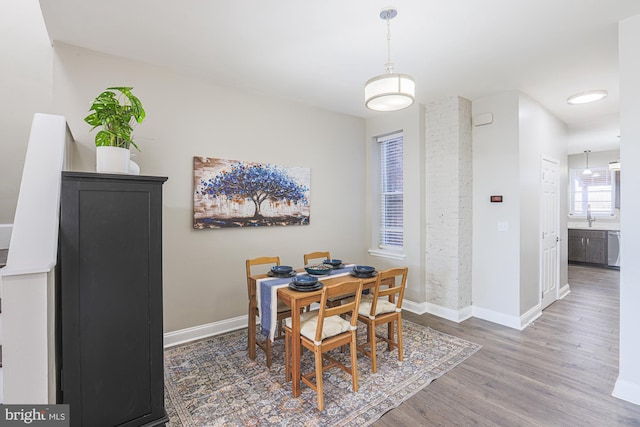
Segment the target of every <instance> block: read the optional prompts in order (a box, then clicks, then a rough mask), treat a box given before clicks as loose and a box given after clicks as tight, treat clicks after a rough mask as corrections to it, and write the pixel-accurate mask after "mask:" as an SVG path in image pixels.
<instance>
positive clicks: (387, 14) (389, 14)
mask: <svg viewBox="0 0 640 427" xmlns="http://www.w3.org/2000/svg"><path fill="white" fill-rule="evenodd" d="M397 14H398V11H397V10H395V9H384V10H382V11H381V12H380V18H382V19H385V20H386V21H387V63H386V64H385V67H386V69H387V74H391V73H393V62H391V20H392V19H393V18H395V17H396V15H397Z"/></svg>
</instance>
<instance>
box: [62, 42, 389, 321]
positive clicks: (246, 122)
mask: <svg viewBox="0 0 640 427" xmlns="http://www.w3.org/2000/svg"><path fill="white" fill-rule="evenodd" d="M54 48H55V49H54V50H55V61H54V93H55V100H56V106H57V108H58V109H59V110H60V111H63V112H64V114H65V115H66V116H67V119H68V122H69V126H70V128H71V131H72V132H73V134H74V136H75V138H76V141H77V144H76V145H77V146H78V152H77V153H76V156H75V157H76V158H77V159H78V162H77V165H78V167H79V168H80V169H84V170H89V171H91V170H94V167H95V166H94V165H95V160H94V143H93V138H94V134H93V133H92V134H89V129H90V127H89V126H88V125H87V124H86V123H84V122H83V118H84V117H85V116H86V114H87V110H88V108H89V105H90V104H91V101H92V100H93V98H94V97H95V96H96V95H97V94H98V93H100V92H101V91H102V90H104V89H105V88H106V87H108V86H113V85H129V86H133V87H134V93H135V94H136V95H137V96H139V98H140V99H141V100H142V102H143V104H144V106H145V109H146V110H147V119H146V120H145V122H144V123H142V124H141V125H138V127H137V129H136V130H135V132H134V135H135V136H136V137H137V139H136V140H137V142H138V143H139V145H140V147H141V149H142V152H141V153H139V154H138V155H137V157H136V161H137V162H138V163H139V165H140V167H141V169H142V173H143V174H146V175H160V176H167V177H168V178H169V179H168V181H167V183H166V184H165V186H164V308H165V309H164V314H165V317H164V322H165V331H175V330H179V329H185V328H189V327H194V326H199V325H205V324H209V323H212V322H216V321H222V320H225V319H230V318H234V317H238V316H246V314H247V287H246V279H245V271H244V260H245V259H247V258H254V257H257V256H263V255H279V256H280V257H281V260H282V262H283V263H284V264H288V265H293V266H301V265H302V263H303V259H302V254H303V253H305V252H311V251H314V250H330V251H331V254H332V256H334V257H336V258H341V259H344V260H348V261H353V262H360V263H362V262H365V261H366V260H367V259H366V256H365V253H366V251H365V247H364V241H365V225H364V221H363V220H364V218H365V192H364V189H365V163H366V155H365V154H366V150H365V145H366V144H365V142H364V141H365V127H364V120H362V119H359V118H356V117H352V116H346V115H341V114H337V113H332V112H327V111H323V110H319V109H314V108H310V107H304V106H301V105H297V104H293V103H289V102H286V101H280V100H275V99H270V98H265V97H259V96H254V95H250V94H247V93H243V92H240V91H237V90H231V89H225V88H223V87H220V86H218V85H216V84H215V82H212V81H207V80H203V79H201V78H197V77H194V76H188V75H183V74H178V73H175V72H173V71H171V70H167V69H163V68H159V67H154V66H151V65H147V64H143V63H139V62H133V61H128V60H123V59H119V58H116V57H113V56H109V55H104V54H98V53H95V52H92V51H88V50H85V49H80V48H77V47H72V46H68V45H64V44H56V45H55V46H54ZM193 156H205V157H218V158H224V159H232V160H245V161H259V162H266V163H273V164H277V165H286V166H303V167H309V168H311V220H310V222H311V224H310V225H309V226H289V227H260V228H257V229H256V228H252V229H248V228H245V229H235V228H234V229H217V230H193V228H192V208H193V204H192V199H193V195H192V194H193V193H192V191H193ZM376 265H378V264H376Z"/></svg>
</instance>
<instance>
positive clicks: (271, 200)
mask: <svg viewBox="0 0 640 427" xmlns="http://www.w3.org/2000/svg"><path fill="white" fill-rule="evenodd" d="M310 176H311V174H310V170H309V169H308V168H300V167H279V166H274V165H270V164H263V163H251V162H240V161H235V160H223V159H215V158H207V157H194V223H193V224H194V228H197V229H202V228H223V227H244V226H265V225H266V226H269V225H294V224H295V225H306V224H309V184H310Z"/></svg>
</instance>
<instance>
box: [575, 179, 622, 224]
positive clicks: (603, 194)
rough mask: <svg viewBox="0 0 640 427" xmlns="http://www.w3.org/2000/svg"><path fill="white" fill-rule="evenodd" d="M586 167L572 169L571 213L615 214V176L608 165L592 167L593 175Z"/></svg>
mask: <svg viewBox="0 0 640 427" xmlns="http://www.w3.org/2000/svg"><path fill="white" fill-rule="evenodd" d="M583 170H584V169H571V171H570V178H571V200H570V203H571V205H570V209H569V211H570V212H569V213H570V214H571V215H580V216H583V215H587V208H590V209H591V214H592V215H613V214H614V208H615V194H616V193H615V176H614V173H613V172H612V171H610V170H609V168H608V167H603V168H591V172H592V174H591V175H585V174H583V173H582V172H583Z"/></svg>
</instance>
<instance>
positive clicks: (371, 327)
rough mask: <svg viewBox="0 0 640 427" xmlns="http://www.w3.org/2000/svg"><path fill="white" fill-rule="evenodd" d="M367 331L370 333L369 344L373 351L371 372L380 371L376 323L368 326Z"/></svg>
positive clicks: (371, 351)
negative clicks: (377, 355) (377, 359)
mask: <svg viewBox="0 0 640 427" xmlns="http://www.w3.org/2000/svg"><path fill="white" fill-rule="evenodd" d="M367 333H368V335H369V346H370V353H371V372H373V373H374V374H375V373H376V372H378V366H377V362H376V326H375V324H373V325H369V326H367Z"/></svg>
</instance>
